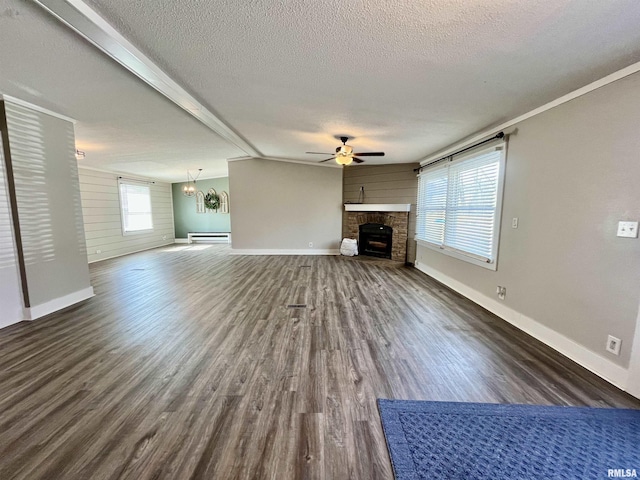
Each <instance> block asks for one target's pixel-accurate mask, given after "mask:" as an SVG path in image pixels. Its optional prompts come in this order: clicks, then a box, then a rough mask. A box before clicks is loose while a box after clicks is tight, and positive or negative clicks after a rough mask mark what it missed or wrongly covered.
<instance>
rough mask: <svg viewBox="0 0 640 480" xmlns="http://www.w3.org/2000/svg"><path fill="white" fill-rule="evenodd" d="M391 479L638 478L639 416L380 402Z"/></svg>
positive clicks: (595, 410) (610, 411)
mask: <svg viewBox="0 0 640 480" xmlns="http://www.w3.org/2000/svg"><path fill="white" fill-rule="evenodd" d="M378 409H379V410H380V416H381V418H382V426H383V428H384V433H385V437H386V439H387V446H388V448H389V453H390V455H391V462H392V463H393V470H394V473H395V476H396V479H397V480H407V479H411V480H418V479H425V480H427V479H428V480H437V479H444V480H463V479H464V480H473V479H491V480H503V479H504V480H506V479H509V480H514V479H518V480H520V479H545V480H546V479H563V480H565V479H580V480H584V479H600V478H601V479H605V478H616V477H617V478H635V477H636V475H637V476H638V477H639V478H640V410H623V409H614V408H583V407H546V406H536V405H500V404H489V403H450V402H419V401H405V400H381V399H380V400H378Z"/></svg>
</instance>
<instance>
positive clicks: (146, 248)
mask: <svg viewBox="0 0 640 480" xmlns="http://www.w3.org/2000/svg"><path fill="white" fill-rule="evenodd" d="M173 243H174V241H173V240H169V241H167V242H166V243H161V244H160V245H154V246H153V247H144V248H141V249H140V250H134V251H133V252H127V253H119V254H118V255H111V256H110V257H104V258H96V259H94V260H88V263H89V264H91V263H96V262H101V261H103V260H111V259H112V258H118V257H124V256H125V255H131V254H132V253H140V252H146V251H147V250H153V249H154V248H160V247H166V246H167V245H173Z"/></svg>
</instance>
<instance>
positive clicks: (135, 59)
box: [34, 0, 262, 157]
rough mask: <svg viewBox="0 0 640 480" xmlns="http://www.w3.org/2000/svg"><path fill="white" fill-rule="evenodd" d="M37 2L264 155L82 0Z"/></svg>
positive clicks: (235, 141)
mask: <svg viewBox="0 0 640 480" xmlns="http://www.w3.org/2000/svg"><path fill="white" fill-rule="evenodd" d="M34 1H35V3H37V4H38V5H40V6H41V7H42V8H44V9H45V10H46V11H47V12H49V13H50V14H51V15H53V16H54V17H55V18H57V19H58V20H60V21H61V22H62V23H64V24H65V25H67V26H68V27H69V28H71V29H72V30H73V31H75V32H76V33H78V34H79V35H81V36H82V37H84V38H85V39H86V40H87V41H89V42H90V43H92V44H93V45H95V46H96V47H97V48H99V49H100V50H102V52H103V53H105V54H106V55H108V56H109V57H111V58H112V59H113V60H115V61H116V62H118V63H119V64H120V65H122V66H123V67H125V68H126V69H127V70H129V71H130V72H131V73H133V74H134V75H136V76H137V77H138V78H140V79H141V80H142V81H144V82H145V83H146V84H148V85H149V86H151V87H152V88H154V89H155V90H156V91H158V92H159V93H161V94H162V95H164V96H165V97H167V98H168V99H169V100H171V101H172V102H173V103H175V104H176V105H178V106H179V107H180V108H182V109H183V110H185V111H186V112H188V113H189V114H191V115H192V116H194V117H195V118H196V119H197V120H199V121H200V122H202V123H203V124H204V125H206V126H207V127H209V128H210V129H211V130H213V131H214V132H215V133H217V134H218V135H220V137H222V138H223V139H224V140H226V141H227V142H229V143H231V144H232V145H235V146H236V147H238V148H239V149H240V150H242V151H243V152H245V153H246V154H247V155H250V156H254V157H260V156H262V153H261V152H260V151H259V150H257V149H256V148H255V147H254V146H253V145H251V144H250V143H249V142H248V141H247V140H245V139H244V138H242V137H241V136H240V135H239V134H238V133H237V132H236V131H235V130H234V129H233V128H231V127H230V126H229V125H227V124H226V123H225V122H224V121H223V120H222V119H221V118H219V117H218V116H217V115H215V114H214V113H213V112H211V111H210V110H209V109H207V108H206V107H205V106H204V105H202V104H201V103H200V102H198V100H196V99H195V98H194V97H193V96H192V95H191V94H190V93H189V92H187V91H186V90H185V89H184V88H182V86H180V85H179V84H178V83H177V82H176V81H175V80H173V79H172V78H171V77H170V76H169V75H167V74H166V73H165V72H164V71H163V70H162V69H161V68H160V67H158V66H157V65H156V64H155V63H154V62H153V61H152V60H151V59H150V58H149V57H147V56H146V55H145V54H144V53H142V52H141V51H140V50H138V49H137V48H136V47H135V46H134V45H133V44H132V43H131V42H129V41H128V40H127V39H126V38H124V37H123V36H122V35H121V34H120V33H119V32H118V31H117V30H116V29H115V28H113V27H112V26H111V25H110V24H109V23H108V22H107V21H106V20H105V19H104V18H102V17H101V16H100V15H98V13H97V12H96V11H95V10H93V9H91V8H90V7H89V6H88V5H87V4H85V3H84V2H82V1H81V0H34Z"/></svg>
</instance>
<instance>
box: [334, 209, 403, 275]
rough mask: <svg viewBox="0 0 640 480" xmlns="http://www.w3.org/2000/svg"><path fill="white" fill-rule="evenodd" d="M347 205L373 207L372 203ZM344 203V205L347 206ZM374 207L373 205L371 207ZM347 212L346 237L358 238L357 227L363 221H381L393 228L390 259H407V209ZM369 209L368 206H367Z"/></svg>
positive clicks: (401, 260) (399, 260)
mask: <svg viewBox="0 0 640 480" xmlns="http://www.w3.org/2000/svg"><path fill="white" fill-rule="evenodd" d="M347 205H348V207H351V208H357V207H358V206H360V207H373V205H366V204H363V205H356V204H347ZM347 205H345V207H346V206H347ZM373 208H375V207H373ZM346 210H347V212H346V215H347V232H346V233H347V237H348V238H354V239H356V240H358V236H359V234H360V231H359V227H360V225H363V224H365V223H381V224H383V225H388V226H390V227H391V228H393V236H392V239H391V243H392V246H391V260H394V261H396V262H406V261H407V229H408V226H409V212H408V211H350V209H348V208H346ZM367 210H369V208H367Z"/></svg>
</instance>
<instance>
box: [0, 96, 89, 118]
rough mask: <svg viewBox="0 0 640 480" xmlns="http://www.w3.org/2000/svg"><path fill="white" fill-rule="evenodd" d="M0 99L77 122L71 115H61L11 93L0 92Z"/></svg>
mask: <svg viewBox="0 0 640 480" xmlns="http://www.w3.org/2000/svg"><path fill="white" fill-rule="evenodd" d="M0 100H2V101H5V102H9V103H13V104H14V105H19V106H21V107H25V108H30V109H31V110H35V111H36V112H40V113H44V114H45V115H50V116H52V117H55V118H59V119H60V120H64V121H66V122H71V123H73V124H74V125H75V123H76V122H77V121H76V120H75V119H73V118H71V117H67V116H66V115H61V114H59V113H56V112H54V111H51V110H48V109H46V108H43V107H40V106H38V105H35V104H33V103H29V102H25V101H24V100H20V99H19V98H15V97H12V96H10V95H4V94H0Z"/></svg>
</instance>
